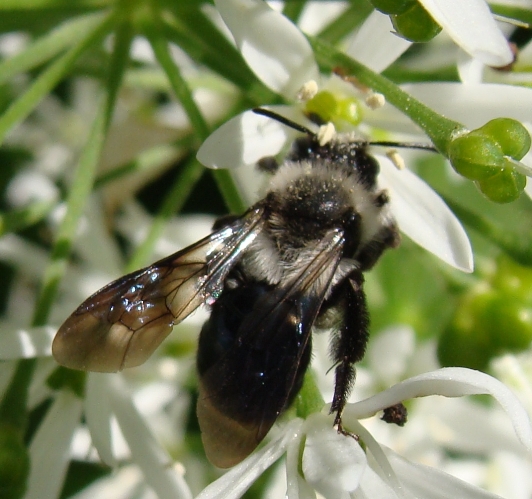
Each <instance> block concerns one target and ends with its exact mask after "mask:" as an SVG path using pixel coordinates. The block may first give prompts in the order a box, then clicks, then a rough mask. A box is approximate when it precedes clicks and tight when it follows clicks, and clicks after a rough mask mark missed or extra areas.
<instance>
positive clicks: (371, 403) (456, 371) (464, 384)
mask: <svg viewBox="0 0 532 499" xmlns="http://www.w3.org/2000/svg"><path fill="white" fill-rule="evenodd" d="M479 394H488V395H491V396H492V397H494V398H495V399H496V400H497V402H499V404H500V405H501V407H502V408H503V409H504V410H505V411H506V413H507V414H508V416H509V417H510V420H511V423H512V425H513V427H514V431H515V433H516V435H517V437H518V438H519V440H520V441H521V443H522V444H523V445H524V446H525V447H526V448H527V449H528V451H529V452H532V425H531V423H530V419H529V417H528V414H527V412H526V410H525V409H524V408H523V406H522V405H521V403H520V402H519V400H518V399H517V398H516V397H515V395H514V394H513V393H512V392H511V391H510V390H509V389H508V388H507V387H506V386H505V385H503V384H502V383H501V382H500V381H498V380H497V379H495V378H493V377H492V376H489V375H487V374H485V373H482V372H480V371H474V370H473V369H466V368H462V367H446V368H443V369H438V370H437V371H431V372H428V373H425V374H421V375H419V376H415V377H413V378H410V379H407V380H406V381H403V382H401V383H399V384H397V385H394V386H392V387H391V388H389V389H388V390H385V391H383V392H380V393H378V394H377V395H374V396H373V397H370V398H368V399H365V400H362V401H360V402H357V403H355V404H349V405H348V407H347V408H346V410H345V412H344V421H345V422H346V424H347V426H349V419H350V418H356V419H357V420H358V419H364V418H367V417H370V416H373V415H374V414H376V413H377V412H378V411H380V410H382V409H385V408H386V407H390V406H392V405H394V404H397V403H399V402H402V401H403V400H407V399H411V398H415V397H426V396H428V395H443V396H445V397H461V396H463V395H479Z"/></svg>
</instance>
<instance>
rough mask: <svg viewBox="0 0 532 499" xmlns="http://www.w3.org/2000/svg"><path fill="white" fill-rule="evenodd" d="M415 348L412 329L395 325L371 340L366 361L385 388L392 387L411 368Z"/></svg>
mask: <svg viewBox="0 0 532 499" xmlns="http://www.w3.org/2000/svg"><path fill="white" fill-rule="evenodd" d="M415 348H416V337H415V332H414V330H413V329H412V327H410V326H407V325H394V326H390V327H388V328H386V329H385V330H383V331H381V332H379V334H378V335H377V336H376V337H375V338H373V339H372V340H371V342H370V345H369V349H368V353H367V354H366V359H367V360H368V361H369V363H370V367H371V371H372V372H373V373H374V374H375V377H376V378H377V379H378V380H379V381H381V382H382V383H383V384H384V385H385V386H390V385H392V384H394V383H396V382H397V381H399V377H400V376H401V375H403V373H404V372H405V371H406V370H407V368H408V367H409V363H410V361H411V356H412V354H413V353H414V351H415ZM382 359H387V361H386V362H383V361H382Z"/></svg>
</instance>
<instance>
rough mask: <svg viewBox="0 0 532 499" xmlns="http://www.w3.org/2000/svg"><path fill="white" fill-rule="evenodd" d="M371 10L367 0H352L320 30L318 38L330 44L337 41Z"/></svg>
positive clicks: (357, 24)
mask: <svg viewBox="0 0 532 499" xmlns="http://www.w3.org/2000/svg"><path fill="white" fill-rule="evenodd" d="M372 12H373V5H371V3H369V2H368V1H367V0H358V1H356V2H354V1H353V2H351V4H350V5H349V7H348V8H347V9H346V10H345V11H344V12H343V13H342V14H341V15H339V16H338V17H337V18H336V19H334V21H332V22H331V23H329V24H328V25H327V26H325V27H324V28H323V29H322V30H321V31H320V33H319V34H318V38H319V39H320V40H324V41H326V42H328V43H331V44H334V43H337V42H339V41H340V40H341V39H342V38H344V37H345V36H347V35H348V34H350V33H352V32H353V30H354V29H356V28H357V27H358V26H360V25H361V24H362V23H363V22H364V21H365V20H366V18H367V17H368V16H369V15H370V14H371V13H372Z"/></svg>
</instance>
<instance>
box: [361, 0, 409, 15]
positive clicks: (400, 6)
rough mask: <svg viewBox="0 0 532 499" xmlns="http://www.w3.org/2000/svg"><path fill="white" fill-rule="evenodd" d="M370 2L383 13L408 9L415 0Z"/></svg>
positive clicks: (377, 0)
mask: <svg viewBox="0 0 532 499" xmlns="http://www.w3.org/2000/svg"><path fill="white" fill-rule="evenodd" d="M371 3H372V4H373V7H375V8H376V9H377V10H380V11H381V12H383V13H384V14H402V13H403V12H405V11H407V10H408V9H410V8H411V7H412V6H413V5H414V4H415V3H416V0H371Z"/></svg>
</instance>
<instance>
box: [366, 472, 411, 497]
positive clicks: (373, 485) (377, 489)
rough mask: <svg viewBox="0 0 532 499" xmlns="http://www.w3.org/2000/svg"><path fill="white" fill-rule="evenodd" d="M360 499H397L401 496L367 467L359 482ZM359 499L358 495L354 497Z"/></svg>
mask: <svg viewBox="0 0 532 499" xmlns="http://www.w3.org/2000/svg"><path fill="white" fill-rule="evenodd" d="M360 491H361V492H362V494H361V495H360V497H361V498H369V497H378V498H379V499H398V498H399V497H401V498H402V497H404V494H403V495H402V496H401V495H399V494H398V493H397V491H396V490H394V489H393V488H392V486H391V485H390V484H388V483H386V482H385V481H384V480H383V479H382V478H381V477H380V476H379V475H377V473H375V471H373V470H372V469H371V468H370V467H369V466H368V467H367V468H366V470H365V471H364V475H363V476H362V480H361V482H360ZM356 497H357V498H358V497H359V496H358V495H357V496H356Z"/></svg>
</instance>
